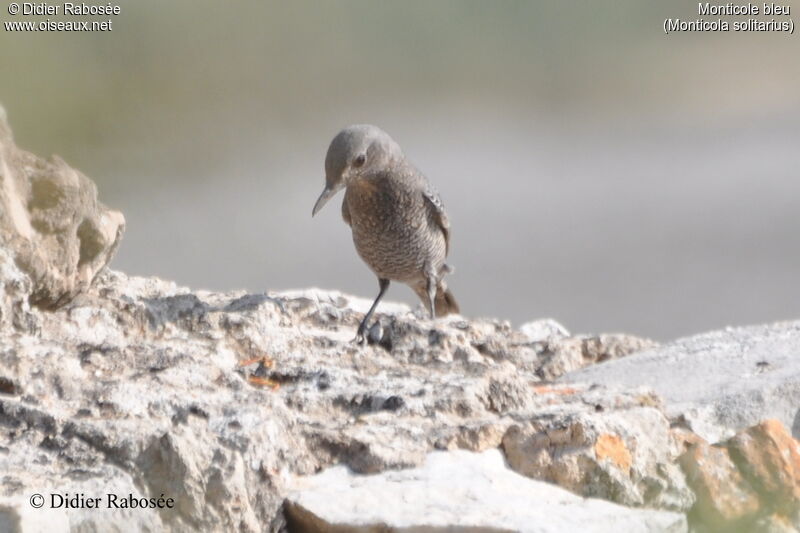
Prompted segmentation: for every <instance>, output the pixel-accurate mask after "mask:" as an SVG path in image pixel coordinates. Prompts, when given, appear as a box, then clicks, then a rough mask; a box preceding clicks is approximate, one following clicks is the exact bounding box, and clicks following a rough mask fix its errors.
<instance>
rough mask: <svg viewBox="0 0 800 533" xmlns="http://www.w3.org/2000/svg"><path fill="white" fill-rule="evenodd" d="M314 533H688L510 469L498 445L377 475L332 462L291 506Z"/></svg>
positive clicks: (648, 513)
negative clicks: (507, 532) (357, 472)
mask: <svg viewBox="0 0 800 533" xmlns="http://www.w3.org/2000/svg"><path fill="white" fill-rule="evenodd" d="M286 509H287V516H288V519H289V523H290V525H292V526H293V527H296V528H298V530H302V531H307V532H309V533H317V532H319V533H322V532H334V531H335V532H342V533H344V532H356V531H392V532H418V531H450V532H453V533H457V532H475V531H486V532H495V531H496V532H501V531H519V532H529V533H549V532H553V533H556V532H558V533H562V532H565V531H581V532H584V533H620V532H623V531H624V532H627V533H636V532H642V533H643V532H656V531H657V532H668V531H674V532H679V531H686V528H687V526H686V519H685V517H684V516H683V515H682V514H678V513H671V512H667V511H654V510H634V509H630V508H626V507H622V506H620V505H616V504H612V503H609V502H606V501H603V500H596V499H585V498H580V497H578V496H575V495H574V494H572V493H570V492H568V491H566V490H564V489H561V488H559V487H557V486H555V485H551V484H548V483H544V482H541V481H534V480H532V479H528V478H525V477H523V476H521V475H519V474H517V473H515V472H513V471H512V470H510V469H508V467H507V466H506V465H505V463H504V461H503V456H502V454H501V453H500V452H499V451H497V450H490V451H486V452H483V453H471V452H465V451H453V452H446V453H445V452H434V453H431V454H430V455H428V456H427V458H426V460H425V462H424V464H423V465H422V466H420V467H419V468H414V469H408V470H401V471H389V472H384V473H382V474H378V475H371V476H364V475H358V474H354V473H352V472H351V471H349V470H348V469H347V468H345V467H341V466H339V467H333V468H329V469H328V470H326V471H324V472H323V473H321V474H318V475H316V476H312V477H306V478H302V479H299V480H297V481H296V482H295V490H294V491H293V492H292V493H291V494H290V495H289V497H288V499H287V504H286Z"/></svg>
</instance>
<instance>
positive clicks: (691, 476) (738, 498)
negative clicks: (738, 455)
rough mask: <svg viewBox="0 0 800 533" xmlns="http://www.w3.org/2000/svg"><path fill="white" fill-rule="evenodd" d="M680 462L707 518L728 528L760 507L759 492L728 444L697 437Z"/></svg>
mask: <svg viewBox="0 0 800 533" xmlns="http://www.w3.org/2000/svg"><path fill="white" fill-rule="evenodd" d="M680 465H681V468H683V471H684V473H685V474H686V481H687V482H688V483H689V486H690V487H691V488H692V491H693V492H694V493H695V496H696V497H697V502H696V504H695V511H696V512H697V515H698V517H699V518H700V519H701V520H702V521H703V522H705V523H707V524H710V525H712V526H714V527H715V528H717V529H724V528H725V527H727V526H729V525H731V524H732V523H733V522H736V521H737V520H740V519H742V518H743V517H746V516H750V515H752V514H754V513H756V512H758V511H759V509H760V505H759V501H758V496H757V495H756V493H755V492H754V491H753V489H752V488H751V487H750V485H749V484H748V483H747V481H745V480H744V479H743V478H742V475H741V474H740V473H739V471H738V470H737V469H736V465H734V464H733V461H731V458H730V455H729V454H728V450H726V449H725V448H722V447H719V446H711V445H709V444H708V443H707V442H705V441H704V440H702V439H700V440H697V441H696V442H694V443H693V444H691V445H690V446H689V449H688V451H686V452H685V453H684V454H683V455H681V457H680Z"/></svg>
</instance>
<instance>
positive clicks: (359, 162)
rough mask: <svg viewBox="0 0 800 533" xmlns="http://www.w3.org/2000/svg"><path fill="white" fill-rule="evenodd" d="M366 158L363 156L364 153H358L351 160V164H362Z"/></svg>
mask: <svg viewBox="0 0 800 533" xmlns="http://www.w3.org/2000/svg"><path fill="white" fill-rule="evenodd" d="M366 160H367V156H365V155H364V154H361V155H359V156H358V157H356V158H355V159H354V160H353V166H355V167H356V168H358V167H361V166H364V162H365V161H366Z"/></svg>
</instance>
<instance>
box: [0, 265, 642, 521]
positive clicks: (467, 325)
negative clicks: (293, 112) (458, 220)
mask: <svg viewBox="0 0 800 533" xmlns="http://www.w3.org/2000/svg"><path fill="white" fill-rule="evenodd" d="M0 265H2V263H0ZM9 268H10V270H9V271H10V272H12V274H13V272H14V270H13V268H16V267H13V265H12V266H11V267H9ZM17 272H18V271H17ZM14 275H17V274H14ZM21 282H23V284H24V276H23V277H22V278H21ZM369 303H370V302H369V301H368V300H361V299H356V298H352V297H349V296H346V295H343V294H340V293H334V292H323V291H316V290H309V291H296V292H292V293H270V294H260V295H258V294H246V293H243V292H230V293H210V292H203V291H200V292H192V291H189V290H188V289H185V288H182V287H178V286H177V285H175V284H173V283H169V282H165V281H162V280H158V279H156V278H136V277H128V276H125V275H124V274H121V273H118V272H113V271H110V270H105V271H104V272H102V273H101V274H100V275H99V276H98V278H97V280H96V281H95V283H94V284H93V285H92V286H91V287H89V288H88V289H87V291H85V292H84V293H82V294H80V295H78V296H77V297H76V298H74V299H73V300H72V301H70V302H68V303H66V304H65V305H63V306H62V307H61V308H59V309H58V310H56V311H53V312H42V311H40V310H38V309H36V308H31V309H28V310H27V311H26V312H27V313H28V314H30V315H31V316H32V317H33V318H34V321H35V323H36V328H34V329H32V330H31V329H26V328H19V327H17V326H15V325H14V324H13V321H11V322H9V324H8V327H6V328H5V329H3V330H2V331H0V369H2V370H1V371H0V426H2V427H3V431H0V472H2V474H0V477H1V478H2V479H1V480H0V497H7V498H10V497H15V496H19V495H23V496H24V495H26V494H27V495H30V494H32V493H34V492H40V493H42V494H49V493H50V492H53V491H55V492H65V491H67V489H69V490H72V491H75V492H83V493H86V494H87V495H95V493H96V492H97V491H98V490H99V489H97V488H95V487H104V486H109V487H119V489H118V490H119V491H120V494H122V495H124V494H134V495H135V496H136V497H139V496H141V497H144V498H158V497H159V496H160V495H161V494H164V497H165V498H170V497H171V498H173V499H174V500H175V506H174V508H172V509H169V510H164V509H144V510H141V509H140V510H139V511H140V513H139V514H138V515H137V518H136V520H138V521H139V522H137V523H140V522H141V523H142V524H150V526H147V527H150V528H151V529H152V530H170V531H196V530H240V531H261V530H264V529H270V528H272V527H273V525H274V524H276V523H278V522H279V521H280V507H281V504H282V501H283V498H284V496H285V494H286V491H287V485H286V483H287V480H288V479H291V478H292V477H293V476H297V475H309V474H312V473H314V472H316V471H318V470H320V469H324V468H327V467H330V466H332V465H336V464H343V465H347V466H348V467H349V468H351V469H352V470H354V471H357V472H363V473H380V472H385V471H387V470H395V469H408V468H414V467H417V466H419V465H421V464H423V462H424V461H425V457H426V454H428V453H430V452H431V451H433V450H437V449H442V450H458V449H464V450H469V451H483V450H489V449H493V448H497V447H498V446H499V445H500V443H501V441H502V439H503V436H504V434H505V432H506V431H507V429H508V428H509V426H511V425H513V424H517V423H520V421H526V420H532V419H535V418H536V419H538V418H537V417H544V416H553V417H556V416H567V414H568V413H573V414H575V413H578V412H580V413H584V412H585V413H591V412H594V411H595V409H596V408H597V406H598V405H602V406H603V408H604V409H607V410H608V411H609V412H610V411H613V410H615V409H617V408H619V406H622V407H624V406H627V405H634V404H637V405H638V403H637V402H639V401H640V395H632V396H631V395H625V394H619V393H609V392H608V391H605V390H603V389H594V390H587V389H586V387H580V386H574V387H569V388H566V387H554V386H545V385H542V384H541V383H540V380H539V378H538V377H537V375H536V370H537V365H538V364H539V363H540V359H539V357H538V356H537V353H536V351H535V349H533V348H532V347H531V346H530V344H529V343H528V342H527V338H526V337H525V336H524V335H522V334H521V333H519V332H518V331H515V330H513V329H512V328H511V327H510V326H509V325H508V324H507V323H503V322H498V321H486V320H484V321H478V320H476V321H466V320H464V319H463V318H455V319H450V320H448V319H444V320H438V321H435V322H432V321H430V320H426V319H420V318H418V317H415V316H414V315H413V314H411V313H410V312H409V310H408V308H407V307H405V306H399V305H392V304H389V305H387V306H386V307H382V308H381V310H380V312H379V313H378V317H377V318H378V319H379V320H380V321H381V324H382V330H383V332H382V335H381V336H382V338H385V339H387V342H383V341H381V342H380V343H377V344H373V345H370V346H366V347H363V348H360V347H357V346H354V345H353V344H352V343H351V342H350V340H351V339H352V338H353V334H354V333H353V332H354V331H355V328H356V326H357V324H358V322H359V320H360V318H361V316H362V314H361V313H362V312H363V309H365V308H366V307H367V306H368V305H369ZM358 310H362V311H358ZM633 461H634V462H635V461H636V459H633ZM76 471H77V472H81V474H80V479H73V477H72V476H73V475H72V474H70V472H76ZM120 476H121V477H120ZM115 490H117V489H115ZM23 503H24V500H23ZM64 511H65V513H66V516H67V519H68V520H69V521H70V524H73V523H75V521H76V520H82V521H83V522H82V523H84V524H85V527H86V528H87V530H91V528H97V529H100V528H101V527H102V524H103V523H104V522H103V520H106V519H108V520H117V519H119V520H125V515H119V516H120V517H118V518H114V517H113V516H112V517H110V518H109V517H105V518H104V517H102V516H101V515H99V514H97V513H94V514H93V513H91V512H88V511H80V510H73V509H66V510H64ZM276 521H277V522H276ZM142 527H144V525H143V526H142ZM275 527H278V526H275Z"/></svg>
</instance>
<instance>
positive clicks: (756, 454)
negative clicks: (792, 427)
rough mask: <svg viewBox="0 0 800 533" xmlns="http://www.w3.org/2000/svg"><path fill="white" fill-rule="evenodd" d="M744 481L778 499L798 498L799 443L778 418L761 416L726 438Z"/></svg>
mask: <svg viewBox="0 0 800 533" xmlns="http://www.w3.org/2000/svg"><path fill="white" fill-rule="evenodd" d="M727 446H728V449H730V451H731V456H732V457H733V458H734V460H735V461H736V463H737V464H738V466H739V469H740V470H741V471H742V473H743V474H744V475H745V476H746V477H747V478H748V481H750V483H751V484H752V485H753V486H754V487H756V488H757V489H758V490H759V491H760V492H762V493H764V494H765V495H768V496H770V497H772V498H774V499H775V500H777V502H779V503H783V504H791V505H792V506H795V505H797V504H798V502H800V443H798V442H797V441H796V440H795V439H794V438H792V436H791V434H790V433H789V431H788V430H787V429H786V427H785V426H784V425H783V424H782V423H781V422H780V421H779V420H774V419H770V420H765V421H763V422H761V423H760V424H757V425H755V426H753V427H751V428H748V429H746V430H744V431H742V432H740V433H738V434H737V435H736V436H734V437H733V438H732V439H730V440H729V441H728V442H727Z"/></svg>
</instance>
